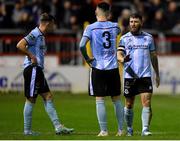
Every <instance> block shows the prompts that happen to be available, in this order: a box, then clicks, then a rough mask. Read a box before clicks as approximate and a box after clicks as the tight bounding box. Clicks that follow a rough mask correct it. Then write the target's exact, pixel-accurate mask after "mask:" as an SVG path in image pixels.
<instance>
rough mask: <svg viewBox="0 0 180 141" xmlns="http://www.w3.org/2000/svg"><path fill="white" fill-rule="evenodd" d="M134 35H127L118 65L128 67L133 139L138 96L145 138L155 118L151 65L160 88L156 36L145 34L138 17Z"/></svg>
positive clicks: (127, 93)
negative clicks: (152, 103) (138, 97)
mask: <svg viewBox="0 0 180 141" xmlns="http://www.w3.org/2000/svg"><path fill="white" fill-rule="evenodd" d="M129 25H130V32H128V33H126V34H125V35H123V36H122V37H121V39H120V43H119V47H118V55H117V56H118V61H119V62H121V63H124V96H125V98H126V101H125V108H124V115H125V121H126V123H127V135H128V136H132V135H133V128H132V124H133V105H134V100H135V96H136V95H138V94H140V96H141V102H142V106H143V109H142V126H143V127H142V135H143V136H146V135H151V132H150V131H149V126H150V121H151V117H152V110H151V97H152V92H153V87H152V82H151V77H152V74H151V63H152V66H153V68H154V71H155V74H156V87H158V86H159V84H160V78H159V68H158V59H157V54H156V48H155V45H154V40H153V37H152V35H150V34H148V33H146V32H143V31H142V30H141V27H142V17H141V16H140V15H139V14H137V13H135V14H132V15H131V16H130V20H129Z"/></svg>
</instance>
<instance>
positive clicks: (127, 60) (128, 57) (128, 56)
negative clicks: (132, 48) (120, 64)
mask: <svg viewBox="0 0 180 141" xmlns="http://www.w3.org/2000/svg"><path fill="white" fill-rule="evenodd" d="M130 60H131V58H130V54H128V55H126V56H125V57H124V63H126V62H129V61H130Z"/></svg>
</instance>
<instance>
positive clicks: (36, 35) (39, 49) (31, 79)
mask: <svg viewBox="0 0 180 141" xmlns="http://www.w3.org/2000/svg"><path fill="white" fill-rule="evenodd" d="M54 21H55V19H54V17H53V16H51V15H49V14H47V13H43V14H42V15H41V17H40V24H39V27H36V28H35V29H33V30H32V31H31V32H30V33H29V34H28V35H27V36H26V37H24V38H23V39H21V40H20V41H19V42H18V44H17V48H18V49H20V50H21V51H22V52H23V53H24V54H25V55H26V56H25V60H24V72H23V74H24V91H25V97H26V102H25V105H24V134H25V135H36V132H32V130H31V123H32V111H33V107H34V104H35V102H36V98H37V96H38V94H39V95H41V96H42V98H43V100H44V107H45V110H46V112H47V113H48V116H49V117H50V119H51V121H52V123H53V125H54V128H55V132H56V134H68V133H71V132H73V129H72V128H66V127H64V126H63V125H62V124H61V122H60V121H59V118H58V115H57V113H56V110H55V108H54V104H53V102H52V93H51V92H50V89H49V86H48V84H47V81H46V78H45V76H44V72H43V69H44V54H45V52H46V45H45V36H44V35H45V34H46V33H47V32H49V31H52V30H53V27H54Z"/></svg>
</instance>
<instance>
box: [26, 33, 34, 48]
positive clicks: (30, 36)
mask: <svg viewBox="0 0 180 141" xmlns="http://www.w3.org/2000/svg"><path fill="white" fill-rule="evenodd" d="M24 39H25V40H26V41H27V43H28V44H29V45H34V44H35V41H36V37H35V35H34V34H33V33H32V32H31V33H29V34H28V35H27V36H26V37H24Z"/></svg>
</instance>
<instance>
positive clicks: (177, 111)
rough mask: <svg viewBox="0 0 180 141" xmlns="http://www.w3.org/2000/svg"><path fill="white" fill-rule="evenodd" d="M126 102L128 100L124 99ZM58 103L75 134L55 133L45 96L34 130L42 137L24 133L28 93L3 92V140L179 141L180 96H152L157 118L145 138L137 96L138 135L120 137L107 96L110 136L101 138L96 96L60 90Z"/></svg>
mask: <svg viewBox="0 0 180 141" xmlns="http://www.w3.org/2000/svg"><path fill="white" fill-rule="evenodd" d="M123 101H124V99H123ZM54 103H55V107H56V109H57V112H58V115H59V117H60V120H61V121H62V123H63V124H65V126H67V127H73V128H74V129H75V132H74V133H73V134H71V135H59V136H57V135H55V133H54V129H53V126H52V124H51V122H50V119H49V118H48V116H47V114H46V112H45V110H44V107H43V101H42V98H41V97H40V96H39V97H38V99H37V102H36V105H35V107H34V111H33V125H32V127H33V130H34V131H38V132H40V133H41V134H40V135H39V136H35V137H32V136H24V135H23V134H22V133H23V106H24V95H23V94H22V93H15V92H13V93H12V92H11V93H8V94H3V93H0V139H4V140H7V139H10V140H11V139H16V140H19V139H22V140H26V139H28V140H36V139H38V140H40V139H41V140H43V139H45V140H49V139H51V140H104V139H105V140H134V139H135V140H154V139H155V140H169V139H171V140H175V139H176V140H178V139H180V95H176V96H173V95H154V96H153V99H152V107H153V118H152V122H151V131H152V133H153V135H152V136H148V137H141V132H140V131H141V104H140V97H139V96H137V97H136V101H135V107H134V113H135V115H134V132H135V133H134V136H133V137H126V136H122V137H116V136H115V134H116V132H117V124H116V123H117V121H116V118H115V115H114V109H113V104H112V102H111V100H110V98H109V97H107V98H106V109H107V119H108V129H109V134H110V135H109V136H108V137H97V134H98V132H99V126H98V123H97V118H96V110H95V99H94V97H89V96H88V94H71V93H58V92H56V93H55V94H54Z"/></svg>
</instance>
